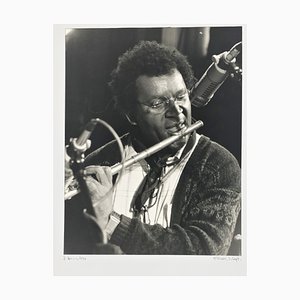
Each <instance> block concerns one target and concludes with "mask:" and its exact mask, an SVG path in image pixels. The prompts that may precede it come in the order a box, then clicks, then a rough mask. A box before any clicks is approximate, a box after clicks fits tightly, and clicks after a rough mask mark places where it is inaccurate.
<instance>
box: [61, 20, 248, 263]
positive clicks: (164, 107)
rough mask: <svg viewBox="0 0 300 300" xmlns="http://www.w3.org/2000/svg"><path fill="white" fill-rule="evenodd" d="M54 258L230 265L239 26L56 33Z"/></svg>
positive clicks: (238, 201) (237, 196) (236, 200)
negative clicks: (60, 187)
mask: <svg viewBox="0 0 300 300" xmlns="http://www.w3.org/2000/svg"><path fill="white" fill-rule="evenodd" d="M64 46H65V124H64V125H65V132H64V139H65V154H64V155H65V159H64V161H65V162H64V169H65V171H64V173H65V175H64V215H63V216H64V220H63V255H67V256H70V257H71V256H72V255H75V257H76V255H77V256H78V255H79V256H80V255H84V256H87V257H89V256H95V255H127V254H130V255H147V256H148V255H170V256H172V255H184V256H186V255H194V256H210V257H211V256H213V257H215V256H221V257H223V256H228V257H232V258H236V259H237V260H238V259H240V258H241V257H242V243H243V234H242V207H243V206H242V203H243V197H242V192H241V190H242V188H241V187H242V186H241V167H242V103H243V93H242V61H243V60H242V55H243V47H244V45H243V27H242V26H241V25H240V26H206V27H171V26H169V27H133V28H126V27H124V28H122V27H121V28H112V27H106V28H86V27H83V28H82V27H79V28H76V27H69V28H68V27H66V28H65V45H64Z"/></svg>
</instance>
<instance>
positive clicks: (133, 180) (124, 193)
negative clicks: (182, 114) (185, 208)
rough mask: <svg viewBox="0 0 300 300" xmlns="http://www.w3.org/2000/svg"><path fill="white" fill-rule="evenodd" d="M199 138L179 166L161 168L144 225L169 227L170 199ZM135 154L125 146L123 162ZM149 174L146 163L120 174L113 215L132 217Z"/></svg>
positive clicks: (197, 138) (178, 153)
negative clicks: (135, 203)
mask: <svg viewBox="0 0 300 300" xmlns="http://www.w3.org/2000/svg"><path fill="white" fill-rule="evenodd" d="M199 138H200V135H198V134H196V142H195V144H194V145H193V147H192V149H191V150H190V151H189V152H188V153H187V154H186V155H185V156H184V157H183V158H182V159H181V161H180V162H179V163H177V164H176V165H173V166H166V167H164V168H163V171H162V176H161V183H160V185H159V187H158V190H157V191H156V192H157V193H156V197H155V199H153V201H152V202H153V203H155V204H154V205H153V206H151V207H150V208H148V210H147V212H146V216H145V217H146V221H145V222H146V223H148V224H150V225H153V224H160V225H162V226H163V227H168V226H169V225H170V219H171V210H172V204H173V203H172V201H173V195H174V193H175V189H176V187H177V184H178V181H179V178H180V176H181V174H182V171H183V169H184V167H185V165H186V163H187V162H188V160H189V158H190V156H191V154H192V153H193V151H194V149H195V147H196V145H197V143H198V140H199ZM184 148H185V147H183V148H181V149H180V150H179V151H178V152H177V154H176V155H175V156H176V157H178V158H180V157H181V155H182V152H183V150H184ZM136 154H137V153H136V151H135V150H134V148H133V147H132V145H127V146H126V147H125V156H126V158H130V157H132V156H134V155H136ZM169 159H172V158H169ZM149 171H150V166H149V165H148V163H147V162H146V161H145V160H141V161H139V162H138V163H135V164H133V165H131V166H129V167H128V168H126V169H125V170H124V171H123V174H122V175H121V177H120V178H118V179H117V180H118V182H117V184H116V185H115V187H114V194H113V201H114V206H113V209H114V211H116V212H117V213H119V214H123V215H125V216H127V217H130V218H132V217H133V209H132V206H133V204H134V203H133V202H134V201H135V194H136V192H137V190H138V187H139V186H140V184H141V182H142V181H143V179H144V177H145V176H146V175H147V173H148V172H149ZM147 204H148V203H147V202H146V203H145V205H147Z"/></svg>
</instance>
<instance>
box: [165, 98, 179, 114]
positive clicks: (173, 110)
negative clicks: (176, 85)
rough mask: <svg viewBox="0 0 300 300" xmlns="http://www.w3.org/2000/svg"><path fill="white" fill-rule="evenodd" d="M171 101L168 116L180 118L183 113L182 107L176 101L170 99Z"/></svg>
mask: <svg viewBox="0 0 300 300" xmlns="http://www.w3.org/2000/svg"><path fill="white" fill-rule="evenodd" d="M169 101H170V102H169V107H168V109H167V112H166V115H167V116H168V117H178V116H179V115H180V114H181V113H182V111H183V109H182V107H181V106H179V105H178V103H177V102H176V100H173V99H170V100H169Z"/></svg>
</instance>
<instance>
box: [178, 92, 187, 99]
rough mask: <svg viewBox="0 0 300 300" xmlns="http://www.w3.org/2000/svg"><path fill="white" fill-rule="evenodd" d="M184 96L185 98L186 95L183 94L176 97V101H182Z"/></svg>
mask: <svg viewBox="0 0 300 300" xmlns="http://www.w3.org/2000/svg"><path fill="white" fill-rule="evenodd" d="M186 96H187V93H184V94H181V95H178V96H177V97H176V99H178V100H184V99H185V97H186Z"/></svg>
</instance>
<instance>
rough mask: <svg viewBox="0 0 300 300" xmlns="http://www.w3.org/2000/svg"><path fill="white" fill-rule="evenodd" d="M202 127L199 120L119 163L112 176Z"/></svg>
mask: <svg viewBox="0 0 300 300" xmlns="http://www.w3.org/2000/svg"><path fill="white" fill-rule="evenodd" d="M202 126H203V122H202V121H201V120H199V121H197V122H195V123H194V124H192V125H191V126H189V127H188V128H186V130H185V131H183V132H180V134H178V135H172V136H170V137H168V138H166V139H165V140H163V141H161V142H159V143H157V144H155V145H153V146H151V147H150V148H148V149H145V150H143V151H142V152H140V153H138V154H136V155H134V156H132V157H131V158H129V159H127V160H125V161H124V162H123V163H122V162H119V163H117V164H115V165H113V166H111V173H112V175H115V174H117V173H119V172H120V171H121V170H122V169H124V168H127V167H129V166H131V165H133V164H134V163H137V162H139V161H140V160H142V159H145V158H147V157H149V156H151V155H152V154H154V153H156V152H158V151H160V150H162V149H164V148H165V147H167V146H169V145H171V144H173V143H174V142H176V141H177V140H179V139H181V138H182V137H183V136H185V135H187V134H189V133H191V132H193V131H194V130H196V129H198V128H200V127H202ZM78 193H79V190H78V189H75V190H71V191H69V192H67V193H66V194H65V200H68V199H70V198H72V197H73V196H75V195H77V194H78Z"/></svg>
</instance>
